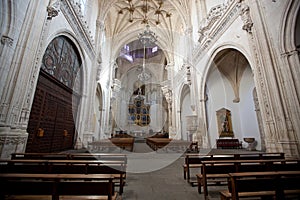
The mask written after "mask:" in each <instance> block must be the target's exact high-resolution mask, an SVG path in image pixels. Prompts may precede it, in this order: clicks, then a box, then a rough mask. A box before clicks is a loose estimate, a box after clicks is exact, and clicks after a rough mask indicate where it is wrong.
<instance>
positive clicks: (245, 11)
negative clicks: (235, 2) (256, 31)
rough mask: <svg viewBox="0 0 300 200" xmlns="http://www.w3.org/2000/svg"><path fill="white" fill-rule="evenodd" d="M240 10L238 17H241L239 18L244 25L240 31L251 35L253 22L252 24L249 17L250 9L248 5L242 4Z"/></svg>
mask: <svg viewBox="0 0 300 200" xmlns="http://www.w3.org/2000/svg"><path fill="white" fill-rule="evenodd" d="M240 9H241V10H240V15H241V18H242V20H243V23H244V25H243V27H242V29H243V30H245V31H247V32H248V33H251V32H252V30H251V29H252V26H253V22H252V19H251V16H250V8H249V6H248V5H246V4H242V5H241V8H240Z"/></svg>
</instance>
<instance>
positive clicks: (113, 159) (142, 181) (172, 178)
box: [0, 141, 300, 200]
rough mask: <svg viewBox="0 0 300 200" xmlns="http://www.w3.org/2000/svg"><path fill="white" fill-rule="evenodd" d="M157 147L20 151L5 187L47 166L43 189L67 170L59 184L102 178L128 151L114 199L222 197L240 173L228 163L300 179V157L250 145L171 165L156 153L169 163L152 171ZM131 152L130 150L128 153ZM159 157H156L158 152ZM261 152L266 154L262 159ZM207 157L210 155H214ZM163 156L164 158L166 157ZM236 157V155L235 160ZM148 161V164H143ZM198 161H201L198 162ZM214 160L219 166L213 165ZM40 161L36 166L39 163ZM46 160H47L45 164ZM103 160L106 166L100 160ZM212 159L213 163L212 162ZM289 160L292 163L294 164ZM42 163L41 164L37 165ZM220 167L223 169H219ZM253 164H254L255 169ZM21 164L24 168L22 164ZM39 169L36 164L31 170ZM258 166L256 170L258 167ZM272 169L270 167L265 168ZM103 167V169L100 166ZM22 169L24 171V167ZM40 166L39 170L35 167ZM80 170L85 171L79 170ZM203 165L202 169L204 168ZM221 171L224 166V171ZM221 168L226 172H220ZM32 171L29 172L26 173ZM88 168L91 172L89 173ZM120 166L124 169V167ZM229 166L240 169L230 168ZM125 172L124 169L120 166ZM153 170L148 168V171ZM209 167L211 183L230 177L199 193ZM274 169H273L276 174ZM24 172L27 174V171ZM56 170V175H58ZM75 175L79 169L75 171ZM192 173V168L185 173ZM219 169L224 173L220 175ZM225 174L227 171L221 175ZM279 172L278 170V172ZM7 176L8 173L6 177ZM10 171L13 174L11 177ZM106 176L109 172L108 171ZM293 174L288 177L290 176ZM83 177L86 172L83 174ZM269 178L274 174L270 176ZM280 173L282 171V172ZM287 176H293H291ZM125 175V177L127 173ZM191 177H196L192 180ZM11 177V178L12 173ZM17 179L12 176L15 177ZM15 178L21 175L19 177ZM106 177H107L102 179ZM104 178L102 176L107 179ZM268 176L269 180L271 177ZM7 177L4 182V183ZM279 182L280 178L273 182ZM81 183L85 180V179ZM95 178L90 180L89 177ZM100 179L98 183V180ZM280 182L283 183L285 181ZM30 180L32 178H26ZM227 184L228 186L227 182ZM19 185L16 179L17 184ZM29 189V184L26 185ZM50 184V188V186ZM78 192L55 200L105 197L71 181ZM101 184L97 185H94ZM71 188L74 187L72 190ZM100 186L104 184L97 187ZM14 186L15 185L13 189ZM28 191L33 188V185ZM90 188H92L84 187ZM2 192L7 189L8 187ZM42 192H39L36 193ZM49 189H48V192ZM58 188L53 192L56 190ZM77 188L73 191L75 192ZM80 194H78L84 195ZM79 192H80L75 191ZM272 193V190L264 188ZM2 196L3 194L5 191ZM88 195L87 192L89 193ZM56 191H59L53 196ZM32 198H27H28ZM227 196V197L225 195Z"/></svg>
mask: <svg viewBox="0 0 300 200" xmlns="http://www.w3.org/2000/svg"><path fill="white" fill-rule="evenodd" d="M149 151H151V149H150V147H149V146H148V145H147V144H146V143H144V142H140V141H139V142H137V143H135V144H134V148H133V153H136V155H135V156H134V157H132V156H131V155H130V154H128V155H126V151H124V150H122V149H119V152H118V153H116V152H111V153H107V152H106V153H103V152H102V153H99V152H98V153H95V152H89V151H87V150H85V151H84V150H79V151H78V150H69V151H64V152H60V153H44V154H43V153H32V154H30V153H27V154H26V153H19V154H18V153H16V154H14V156H13V157H12V158H11V160H10V161H7V160H6V161H7V162H8V165H7V166H8V167H5V166H6V164H5V162H4V161H5V160H1V165H0V168H1V170H0V171H1V173H0V178H1V181H0V182H1V186H2V187H5V188H7V187H6V186H5V183H8V184H9V183H12V182H9V181H12V180H13V179H8V180H9V181H8V182H5V181H7V180H6V179H5V176H6V175H7V174H10V175H11V174H14V175H15V174H18V173H21V172H22V173H23V176H24V177H21V176H22V174H21V175H20V174H19V176H18V178H21V180H22V181H24V180H25V181H26V178H28V174H29V176H30V174H35V175H34V176H43V175H40V174H37V173H42V170H43V169H42V168H43V167H45V168H48V167H49V166H51V167H50V168H49V169H51V170H52V171H51V172H50V171H48V172H45V173H47V174H46V175H45V174H44V176H45V177H46V180H44V179H43V178H41V179H43V181H42V182H39V181H40V180H39V179H33V180H31V181H32V182H30V183H32V184H35V186H36V187H37V190H38V189H39V188H40V189H41V187H40V185H36V183H37V184H41V185H42V184H44V182H45V181H46V182H47V181H49V180H51V179H48V178H47V177H48V176H51V177H52V178H54V177H56V176H62V175H63V174H64V175H65V176H67V181H66V180H64V179H63V178H61V179H59V182H60V181H61V182H63V183H64V182H67V183H68V182H72V180H71V179H69V178H71V176H76V177H77V178H76V179H77V180H78V176H77V175H78V174H81V173H84V174H85V175H87V176H95V177H96V176H99V173H102V172H103V173H104V171H100V170H101V166H102V164H104V163H105V165H106V166H110V167H111V168H112V169H109V168H107V169H106V171H105V174H106V175H107V172H108V171H107V170H113V169H116V165H117V164H118V163H120V162H119V161H120V160H121V159H120V158H121V157H123V155H126V162H125V163H126V164H125V165H126V169H125V171H126V172H125V173H123V172H121V173H123V175H124V185H123V184H121V182H119V179H118V178H117V179H114V181H113V182H114V193H115V195H113V196H112V198H111V199H116V200H121V199H123V200H153V199H157V200H185V199H186V200H194V199H195V200H196V199H198V200H199V199H200V200H201V199H211V200H214V199H220V198H221V196H220V191H227V190H228V188H229V187H228V184H227V178H228V177H227V176H224V174H225V175H226V174H227V173H228V172H235V171H227V170H228V169H229V168H228V166H235V164H236V163H238V165H241V166H242V165H244V164H245V165H244V167H246V170H243V169H242V167H241V166H239V167H241V168H240V169H241V171H243V172H244V173H248V174H249V173H250V172H253V173H254V172H259V173H271V172H272V173H273V172H274V171H280V172H281V171H285V172H284V173H288V174H289V175H291V174H292V175H293V176H294V177H293V180H292V181H291V180H289V182H286V184H289V187H290V184H291V183H294V181H299V179H300V171H299V166H300V160H299V159H292V158H285V157H284V153H280V152H278V153H275V152H274V153H266V152H261V151H247V150H246V149H200V152H199V153H185V154H182V155H180V156H179V157H178V158H177V159H174V160H173V161H172V162H170V164H166V163H167V160H168V159H166V157H155V156H153V157H154V158H155V159H156V160H155V159H148V161H149V160H150V162H156V163H165V164H166V166H165V167H163V164H162V165H161V167H160V168H159V169H151V166H148V165H149V164H148V163H147V162H146V161H145V160H147V157H149V155H147V153H149ZM127 153H128V152H127ZM152 153H154V154H157V155H161V154H163V152H159V151H158V152H152ZM174 154H175V153H174V152H171V153H168V154H167V155H168V156H169V157H173V156H174ZM157 155H156V156H157ZM258 156H259V157H260V158H259V159H258ZM188 157H189V158H190V161H189V162H190V168H189V173H188V175H184V173H183V166H185V164H187V162H188V161H187V158H188ZM192 157H194V158H195V157H198V158H200V159H199V161H200V160H201V161H200V162H199V163H201V166H200V165H199V166H198V167H195V166H196V165H195V163H196V162H195V160H194V161H193V162H194V164H191V163H192V161H191V160H192ZM208 157H209V159H208V160H206V158H208ZM160 158H161V159H160ZM233 158H235V159H233ZM159 159H160V160H159ZM140 160H142V162H139V161H140ZM197 162H198V161H197ZM212 162H214V164H211V163H212ZM33 163H34V164H33ZM45 163H46V164H45ZM100 163H101V164H100ZM206 163H210V164H206ZM288 163H289V164H288ZM36 164H38V165H36ZM136 164H138V165H145V166H144V168H143V167H141V166H134V165H136ZM205 165H206V167H205V168H206V170H204V166H205ZM208 165H209V166H210V167H216V168H215V170H216V171H213V172H212V171H209V166H208ZM218 166H219V167H218ZM249 166H250V167H249ZM258 166H259V168H257V167H258ZM18 167H20V168H18ZM30 167H33V168H30ZM252 167H253V168H252ZM264 167H266V168H264ZM97 168H98V169H97ZM142 168H143V169H147V170H148V171H147V170H144V171H145V172H141V171H134V169H142ZM20 169H21V171H20ZM33 169H35V170H33ZM78 169H79V170H78ZM200 169H201V170H200ZM218 169H219V170H218ZM220 169H221V171H220ZM26 170H27V171H26ZM84 170H87V171H84ZM118 170H120V169H119V168H118ZM229 170H235V169H232V168H230V169H229ZM120 171H121V170H120ZM146 171H147V172H146ZM204 171H206V172H205V173H206V175H205V176H206V180H205V181H204V180H202V181H203V182H206V181H207V183H208V182H209V180H208V179H209V176H210V175H213V174H212V173H214V175H218V176H219V177H218V178H220V177H221V178H224V177H225V179H224V180H223V181H222V184H221V182H218V181H217V182H215V184H214V185H207V186H206V190H207V194H205V187H204V185H203V182H201V188H202V189H201V190H202V192H201V194H200V193H199V192H198V190H197V188H198V189H199V187H198V184H199V181H198V184H197V181H195V179H196V175H197V176H199V175H200V176H204ZM270 171H271V172H270ZM24 173H27V175H26V174H25V175H24ZM52 173H56V174H54V175H52ZM74 173H77V175H75V174H74ZM109 173H113V176H117V174H116V173H118V172H117V171H111V172H109ZM185 173H187V171H185ZM217 173H218V174H217ZM220 173H222V174H220ZM274 173H275V172H274ZM5 174H6V175H5ZM10 175H9V176H10ZM102 175H103V174H102ZM289 175H288V176H289ZM80 176H81V175H80ZM268 176H269V175H268ZM276 176H277V175H276ZM285 176H287V174H285ZM122 177H123V176H122ZM189 177H190V178H189ZM6 178H7V177H6ZM10 178H11V177H10ZM14 178H15V177H14ZM102 178H103V177H102ZM83 180H84V181H83V182H84V183H86V180H87V179H83ZM103 180H104V179H102V181H103ZM212 180H213V181H216V180H215V179H214V178H213V179H212ZM266 180H267V179H266ZM3 181H4V182H3ZM255 181H259V179H256V178H255ZM272 181H273V182H274V180H272ZM83 182H81V184H82V183H83ZM88 182H90V181H88ZM94 182H95V181H92V182H90V183H94ZM96 182H97V181H96ZM279 182H280V181H279ZM16 183H17V185H15V187H14V188H13V189H14V191H13V192H14V193H16V194H18V192H16V190H18V189H20V191H22V192H24V191H23V190H21V188H22V187H24V182H23V185H22V182H21V184H20V182H16ZM26 183H27V182H26ZM224 183H225V184H224ZM14 184H15V183H14ZM120 184H121V185H122V186H123V187H122V192H121V187H119V186H120ZM297 185H299V184H295V187H296V188H293V190H291V192H292V195H291V194H289V195H291V196H289V198H288V199H294V200H297V199H299V195H300V188H299V186H297ZM25 187H26V186H25ZM49 187H50V186H49ZM73 187H75V188H76V189H75V190H78V191H77V195H76V194H75V195H74V193H73V194H71V196H70V194H69V196H65V195H61V196H59V197H57V198H53V200H58V199H62V200H71V199H72V200H73V199H99V196H95V194H94V193H93V192H92V193H93V195H89V194H88V193H91V191H92V190H93V189H90V188H88V187H85V186H84V185H82V187H81V186H80V184H79V185H78V186H76V185H70V186H65V188H64V189H67V188H69V189H67V191H72V190H73V191H72V192H74V188H73ZM93 187H94V188H96V187H95V186H93ZM70 188H71V189H70ZM97 188H98V189H99V186H97ZM290 189H291V188H287V189H286V190H287V191H290ZM8 190H10V189H8ZM28 190H31V189H30V188H29V187H28ZM84 190H86V191H84ZM2 192H4V191H3V190H2ZM35 192H36V191H35V190H33V193H35ZM42 192H44V190H42ZM52 192H53V191H52ZM72 192H71V193H72ZM78 192H79V193H80V195H78V194H79V193H78ZM269 192H271V193H270V194H268V195H269V197H270V196H271V197H272V196H273V195H274V194H273V193H272V191H269ZM75 193H76V192H75ZM264 193H267V192H264ZM0 194H1V193H0ZM19 194H22V193H19ZM83 194H84V195H83ZM52 195H53V194H52ZM24 197H26V198H24ZM254 197H255V198H254V199H260V194H259V195H258V194H255V195H254ZM102 198H103V199H109V198H110V197H108V198H106V197H105V196H104V197H101V198H100V199H102ZM3 199H19V200H20V199H22V200H32V199H39V200H43V199H51V195H49V194H48V195H47V196H46V197H45V196H41V194H38V195H36V194H35V195H29V196H23V195H21V196H19V195H8V196H5V198H3ZM225 199H226V198H225Z"/></svg>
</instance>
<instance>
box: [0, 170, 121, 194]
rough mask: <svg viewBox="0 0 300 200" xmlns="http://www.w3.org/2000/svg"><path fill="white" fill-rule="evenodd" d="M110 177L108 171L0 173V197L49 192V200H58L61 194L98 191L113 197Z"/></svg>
mask: <svg viewBox="0 0 300 200" xmlns="http://www.w3.org/2000/svg"><path fill="white" fill-rule="evenodd" d="M112 180H113V177H112V176H111V175H109V174H105V175H104V174H22V173H0V188H1V190H0V198H1V199H10V197H13V196H14V195H42V196H43V195H51V196H52V200H59V197H60V196H63V195H68V196H69V195H71V196H72V195H76V196H77V195H85V196H90V195H93V196H98V195H99V196H104V197H105V198H103V199H107V200H115V199H116V198H117V196H118V195H117V193H116V192H114V184H113V181H112ZM70 199H72V197H70ZM101 199H102V198H101Z"/></svg>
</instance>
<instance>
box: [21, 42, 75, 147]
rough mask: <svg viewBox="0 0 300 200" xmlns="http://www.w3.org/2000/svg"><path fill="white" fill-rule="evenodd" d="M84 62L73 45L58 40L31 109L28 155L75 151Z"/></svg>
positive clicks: (44, 65)
mask: <svg viewBox="0 0 300 200" xmlns="http://www.w3.org/2000/svg"><path fill="white" fill-rule="evenodd" d="M80 65H81V61H80V59H79V57H78V53H77V52H76V50H74V46H73V45H72V43H71V42H70V41H69V40H68V39H67V38H65V37H62V36H60V37H57V38H55V39H54V40H53V41H52V42H51V43H50V44H49V46H48V48H47V50H46V52H45V54H44V57H43V63H42V66H41V70H40V74H39V78H38V83H37V87H36V91H35V96H34V100H33V104H32V108H31V113H30V118H29V123H28V127H27V132H28V133H29V137H28V141H27V146H26V152H58V151H63V150H66V149H72V148H73V145H74V141H75V139H76V138H75V137H76V136H77V134H76V126H75V124H76V123H75V122H76V119H77V110H78V105H79V101H80V95H79V93H80V90H81V89H80V88H81V87H80V70H79V67H80Z"/></svg>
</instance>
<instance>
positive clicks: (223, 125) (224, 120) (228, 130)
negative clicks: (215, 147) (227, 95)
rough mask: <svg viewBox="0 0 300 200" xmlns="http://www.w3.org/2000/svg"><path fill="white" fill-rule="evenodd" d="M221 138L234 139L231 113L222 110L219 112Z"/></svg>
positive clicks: (218, 120)
mask: <svg viewBox="0 0 300 200" xmlns="http://www.w3.org/2000/svg"><path fill="white" fill-rule="evenodd" d="M217 122H218V130H219V137H233V136H234V134H233V130H232V122H231V111H230V110H227V109H225V108H222V109H220V110H218V111H217Z"/></svg>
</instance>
